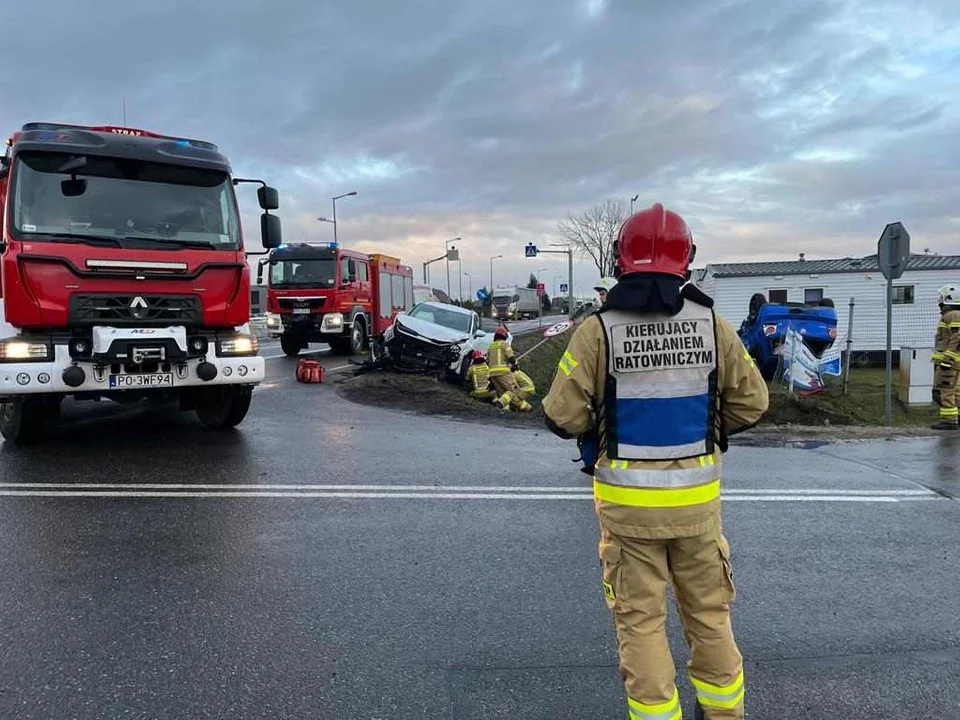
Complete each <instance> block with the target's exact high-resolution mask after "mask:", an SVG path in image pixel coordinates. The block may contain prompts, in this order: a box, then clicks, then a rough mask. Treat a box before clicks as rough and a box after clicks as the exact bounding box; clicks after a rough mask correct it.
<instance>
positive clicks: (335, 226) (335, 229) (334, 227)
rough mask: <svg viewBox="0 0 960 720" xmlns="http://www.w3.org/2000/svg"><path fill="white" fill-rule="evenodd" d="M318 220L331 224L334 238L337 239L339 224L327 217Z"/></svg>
mask: <svg viewBox="0 0 960 720" xmlns="http://www.w3.org/2000/svg"><path fill="white" fill-rule="evenodd" d="M317 220H319V221H320V222H325V223H331V224H332V225H333V237H337V224H336V223H335V222H333V220H328V219H327V218H325V217H318V218H317Z"/></svg>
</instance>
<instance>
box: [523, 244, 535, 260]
mask: <svg viewBox="0 0 960 720" xmlns="http://www.w3.org/2000/svg"><path fill="white" fill-rule="evenodd" d="M523 250H524V254H525V255H526V256H527V257H536V256H537V246H536V245H534V244H533V243H527V246H526V247H525V248H524V249H523Z"/></svg>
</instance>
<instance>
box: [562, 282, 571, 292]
mask: <svg viewBox="0 0 960 720" xmlns="http://www.w3.org/2000/svg"><path fill="white" fill-rule="evenodd" d="M569 287H570V286H569V285H567V284H566V283H560V292H566V291H567V290H568V289H569Z"/></svg>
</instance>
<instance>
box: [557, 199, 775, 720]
mask: <svg viewBox="0 0 960 720" xmlns="http://www.w3.org/2000/svg"><path fill="white" fill-rule="evenodd" d="M695 249H696V248H695V246H694V245H693V236H692V234H691V233H690V230H689V229H688V227H687V225H686V223H685V222H684V220H683V219H682V218H681V217H680V216H679V215H677V214H676V213H673V212H671V211H668V210H665V209H664V208H663V206H662V205H659V204H657V205H654V206H653V207H652V208H650V209H647V210H643V211H641V212H638V213H636V214H634V215H632V216H631V217H630V218H628V219H627V220H626V221H625V222H624V224H623V225H622V226H621V228H620V233H619V236H618V239H617V242H616V245H615V248H614V251H615V255H616V259H617V279H618V284H617V285H616V286H615V287H614V288H613V289H612V290H611V291H610V293H609V296H608V298H607V303H606V306H605V307H604V308H603V309H601V310H600V311H599V312H597V313H595V314H594V315H592V316H591V317H589V318H588V319H587V320H585V321H584V322H583V324H582V325H581V326H580V327H579V328H578V329H577V330H576V332H575V333H574V335H573V337H572V338H571V341H570V345H569V347H568V349H567V351H566V352H565V353H564V354H563V357H562V359H561V361H560V365H559V370H558V372H557V374H556V376H555V377H554V381H553V385H552V387H551V389H550V392H549V394H548V396H547V397H546V398H545V400H544V402H543V406H544V411H545V412H546V415H547V420H546V422H547V426H548V427H549V428H550V430H551V431H553V432H554V433H555V434H557V435H559V436H560V437H563V438H566V439H572V438H577V439H578V443H579V444H580V445H581V449H582V450H583V459H584V463H585V466H586V467H585V468H584V471H585V472H588V473H589V474H591V475H593V477H594V485H593V487H594V497H595V505H596V512H597V517H598V520H599V524H600V544H599V550H600V558H601V561H602V568H603V588H604V593H605V595H606V599H607V605H608V607H609V608H610V609H611V610H612V611H613V615H614V620H615V627H616V634H617V638H618V642H619V654H620V671H621V675H622V676H623V679H624V682H625V685H626V691H627V696H628V701H629V711H630V717H631V718H633V720H653V719H654V718H656V719H657V720H661V719H662V720H666V719H669V720H677V719H678V718H680V717H681V716H682V713H681V708H680V700H679V696H678V692H677V687H676V684H675V682H676V678H675V672H674V663H673V658H672V656H671V654H670V648H669V645H668V642H667V635H666V630H665V623H666V609H667V608H666V597H667V585H668V584H669V583H672V585H673V587H674V594H675V596H676V598H677V604H678V606H679V614H680V618H681V619H682V621H683V626H684V635H685V637H686V640H687V642H688V643H689V645H690V648H691V659H690V662H689V665H688V670H689V675H690V679H691V681H692V683H693V685H694V688H695V690H696V695H697V708H696V715H695V717H700V718H710V719H712V720H720V719H721V718H723V719H729V718H736V719H738V720H739V719H742V718H743V717H744V678H743V663H742V658H741V655H740V651H739V650H738V648H737V644H736V642H735V641H734V637H733V629H732V626H731V621H730V603H731V601H732V600H733V599H734V597H735V594H736V591H735V588H734V584H733V578H732V570H731V564H730V549H729V545H728V544H727V540H726V538H725V537H724V535H723V531H722V523H721V512H720V475H721V472H720V469H721V461H722V453H723V452H724V451H726V449H727V439H728V437H729V436H730V435H733V434H734V433H737V432H741V431H743V430H746V429H747V428H749V427H751V426H752V425H754V424H756V423H757V421H758V420H759V419H760V417H761V416H762V415H763V413H764V412H765V411H766V409H767V404H768V395H767V386H766V384H765V383H764V381H763V378H762V377H761V376H760V373H759V371H758V370H757V368H756V366H755V365H754V364H753V361H752V360H751V358H750V356H749V355H748V354H747V352H746V350H745V349H744V347H743V344H742V343H741V342H740V339H739V338H738V337H737V334H736V332H735V331H734V329H733V328H732V327H731V326H730V325H729V324H728V323H727V322H726V321H725V320H723V319H722V318H720V317H717V316H716V315H715V314H714V311H713V309H712V306H713V301H712V300H711V299H710V298H709V297H707V296H706V295H704V294H703V293H702V292H701V291H700V290H698V289H697V288H696V287H695V286H694V285H692V284H686V281H687V280H688V279H689V277H690V272H689V266H690V262H691V261H692V259H693V256H694V252H695Z"/></svg>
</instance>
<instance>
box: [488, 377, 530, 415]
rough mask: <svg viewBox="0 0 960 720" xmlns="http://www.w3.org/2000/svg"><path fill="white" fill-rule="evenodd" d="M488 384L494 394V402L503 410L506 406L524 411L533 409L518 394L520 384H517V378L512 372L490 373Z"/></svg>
mask: <svg viewBox="0 0 960 720" xmlns="http://www.w3.org/2000/svg"><path fill="white" fill-rule="evenodd" d="M490 385H491V386H492V387H493V394H494V395H495V396H496V398H495V400H494V402H496V403H498V404H499V405H500V406H501V407H502V408H504V409H505V410H506V409H507V408H513V409H514V410H525V411H526V410H532V409H533V406H532V405H531V404H530V403H528V402H527V401H526V400H524V399H523V397H522V396H521V395H520V386H519V385H517V379H516V378H515V377H514V376H513V374H512V373H505V374H503V375H491V376H490Z"/></svg>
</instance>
